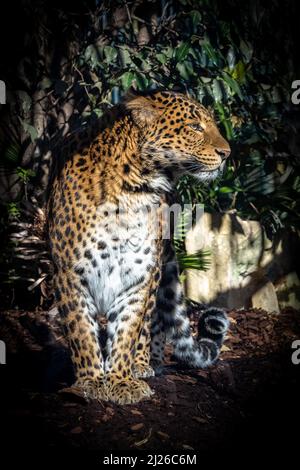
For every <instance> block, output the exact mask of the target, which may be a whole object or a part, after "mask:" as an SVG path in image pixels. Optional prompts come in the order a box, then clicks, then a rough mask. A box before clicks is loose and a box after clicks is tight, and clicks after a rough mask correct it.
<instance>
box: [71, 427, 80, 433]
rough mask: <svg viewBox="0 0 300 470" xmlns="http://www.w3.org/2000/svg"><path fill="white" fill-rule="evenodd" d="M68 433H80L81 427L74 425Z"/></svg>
mask: <svg viewBox="0 0 300 470" xmlns="http://www.w3.org/2000/svg"><path fill="white" fill-rule="evenodd" d="M70 433H71V434H81V433H82V427H81V426H76V428H73V429H71V431H70Z"/></svg>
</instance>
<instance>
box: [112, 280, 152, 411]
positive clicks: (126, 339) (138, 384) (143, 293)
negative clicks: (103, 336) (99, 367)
mask: <svg viewBox="0 0 300 470" xmlns="http://www.w3.org/2000/svg"><path fill="white" fill-rule="evenodd" d="M150 289H151V286H150V287H149V279H147V281H144V282H143V283H142V285H138V286H136V287H135V288H133V289H131V290H130V291H128V292H126V293H124V294H122V295H121V296H120V297H119V298H118V299H117V301H116V302H115V305H118V308H117V307H114V308H113V309H112V310H111V311H110V313H109V316H108V340H107V353H108V357H107V360H106V364H105V374H106V389H107V393H108V398H109V399H110V400H112V401H114V402H116V403H119V404H121V405H125V404H129V403H137V402H139V401H141V400H143V399H145V398H148V397H150V396H151V395H152V394H153V391H152V390H151V388H150V387H149V385H148V384H147V382H145V381H143V380H140V379H138V378H137V374H136V369H135V357H136V353H137V350H138V347H139V344H141V343H140V342H139V340H140V338H141V332H142V329H143V327H144V321H145V315H146V308H147V304H148V301H149V297H150V295H149V294H150ZM143 337H144V338H145V339H146V337H145V336H143ZM146 343H148V341H147V340H146ZM146 343H145V344H146Z"/></svg>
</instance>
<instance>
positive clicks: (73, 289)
mask: <svg viewBox="0 0 300 470" xmlns="http://www.w3.org/2000/svg"><path fill="white" fill-rule="evenodd" d="M55 285H56V300H57V306H58V310H59V313H60V317H61V323H62V327H63V330H64V333H65V336H66V338H67V341H68V344H69V348H70V352H71V359H72V363H73V367H74V373H75V380H76V381H75V383H74V385H73V387H76V388H80V389H81V390H82V392H83V394H84V395H85V396H86V397H87V398H92V399H97V400H105V399H106V392H105V387H104V361H103V356H102V352H101V348H100V344H99V341H98V323H97V322H96V321H95V319H94V318H93V315H92V312H91V309H90V305H89V299H88V295H87V291H84V288H83V286H82V284H81V279H80V276H78V275H77V274H76V273H74V272H72V271H65V272H63V271H60V272H58V273H57V275H56V277H55Z"/></svg>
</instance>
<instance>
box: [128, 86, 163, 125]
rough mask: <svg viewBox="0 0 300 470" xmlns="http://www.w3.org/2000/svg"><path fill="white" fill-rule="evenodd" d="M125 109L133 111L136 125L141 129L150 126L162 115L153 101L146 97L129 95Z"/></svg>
mask: <svg viewBox="0 0 300 470" xmlns="http://www.w3.org/2000/svg"><path fill="white" fill-rule="evenodd" d="M124 104H125V107H126V108H127V109H129V110H130V111H131V114H132V117H133V119H134V121H135V123H136V124H137V125H138V126H139V127H145V126H148V125H150V124H151V123H152V122H153V121H154V120H155V119H157V118H158V117H159V115H160V112H159V109H157V108H156V107H155V105H154V103H153V100H152V99H151V98H150V97H149V96H147V95H145V96H142V95H136V94H134V93H132V92H131V93H128V94H127V96H126V97H125V100H124Z"/></svg>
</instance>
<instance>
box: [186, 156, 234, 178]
mask: <svg viewBox="0 0 300 470" xmlns="http://www.w3.org/2000/svg"><path fill="white" fill-rule="evenodd" d="M182 167H183V168H184V170H185V171H186V172H187V173H191V174H194V173H196V174H198V173H199V172H200V173H212V172H215V171H219V172H222V171H223V170H224V167H225V161H221V162H220V164H219V165H218V166H210V167H209V166H208V165H206V164H205V163H202V162H199V160H198V159H197V157H195V156H194V155H192V158H190V159H189V160H188V161H185V162H183V163H182Z"/></svg>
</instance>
